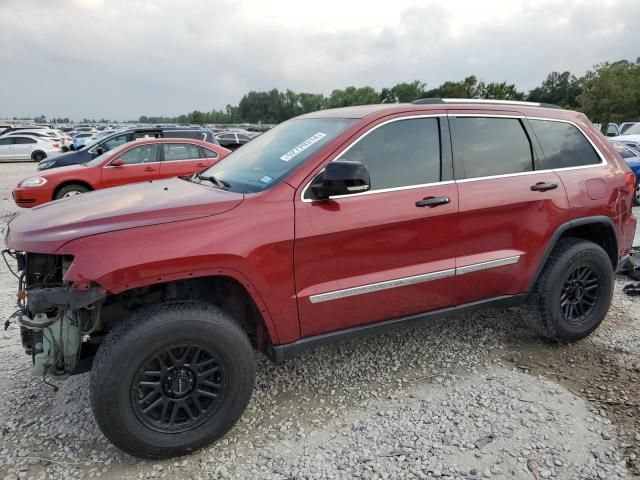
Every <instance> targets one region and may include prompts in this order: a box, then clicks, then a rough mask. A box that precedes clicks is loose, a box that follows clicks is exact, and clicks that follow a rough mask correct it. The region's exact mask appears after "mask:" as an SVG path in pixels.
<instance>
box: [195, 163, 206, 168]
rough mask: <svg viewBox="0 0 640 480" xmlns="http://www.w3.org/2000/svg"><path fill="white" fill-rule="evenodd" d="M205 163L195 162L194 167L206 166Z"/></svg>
mask: <svg viewBox="0 0 640 480" xmlns="http://www.w3.org/2000/svg"><path fill="white" fill-rule="evenodd" d="M206 166H207V164H206V163H196V167H206Z"/></svg>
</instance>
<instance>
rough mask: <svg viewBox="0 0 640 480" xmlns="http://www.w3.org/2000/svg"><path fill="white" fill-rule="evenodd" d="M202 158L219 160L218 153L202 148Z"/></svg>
mask: <svg viewBox="0 0 640 480" xmlns="http://www.w3.org/2000/svg"><path fill="white" fill-rule="evenodd" d="M201 157H202V158H218V152H214V151H213V150H209V149H208V148H204V147H202V155H201Z"/></svg>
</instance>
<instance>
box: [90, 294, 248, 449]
mask: <svg viewBox="0 0 640 480" xmlns="http://www.w3.org/2000/svg"><path fill="white" fill-rule="evenodd" d="M254 381H255V361H254V356H253V349H252V347H251V344H250V343H249V340H248V338H247V335H246V334H245V332H244V331H243V330H242V329H241V328H240V326H239V325H238V324H237V323H236V322H235V321H234V320H233V319H232V318H231V317H230V316H229V315H227V314H226V313H225V312H224V311H223V310H221V309H219V308H218V307H216V306H213V305H209V304H204V303H197V302H186V301H185V302H171V303H164V304H160V305H156V306H153V307H150V308H147V309H141V310H140V311H138V312H136V313H135V314H134V315H132V317H131V318H130V319H129V320H127V321H124V322H123V323H121V324H119V325H117V326H116V327H115V328H114V329H113V330H112V331H111V332H110V333H109V334H108V335H107V337H106V338H105V340H104V341H103V343H102V345H101V346H100V349H99V350H98V353H97V355H96V358H95V360H94V366H93V369H92V371H91V380H90V383H91V404H92V407H93V412H94V415H95V418H96V421H97V423H98V426H99V427H100V429H101V430H102V432H103V433H104V435H105V436H106V437H107V438H108V439H109V440H111V442H112V443H113V444H115V445H116V446H117V447H119V448H120V449H122V450H124V451H125V452H127V453H129V454H131V455H134V456H137V457H142V458H149V459H161V458H170V457H174V456H178V455H183V454H186V453H190V452H193V451H196V450H198V449H200V448H202V447H204V446H205V445H208V444H209V443H211V442H213V441H215V440H217V439H218V438H220V437H221V436H223V435H224V434H225V433H226V432H227V431H228V430H229V429H230V428H231V427H233V425H234V424H235V423H236V421H237V420H238V419H239V418H240V416H241V415H242V413H243V412H244V410H245V408H246V406H247V404H248V403H249V399H250V398H251V393H252V391H253V385H254Z"/></svg>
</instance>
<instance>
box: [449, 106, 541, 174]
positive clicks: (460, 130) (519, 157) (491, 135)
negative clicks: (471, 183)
mask: <svg viewBox="0 0 640 480" xmlns="http://www.w3.org/2000/svg"><path fill="white" fill-rule="evenodd" d="M453 154H454V156H456V159H457V160H458V162H457V164H458V165H461V166H462V168H464V178H479V177H490V176H494V175H507V174H513V173H523V172H529V171H532V170H533V151H532V148H531V141H530V139H529V137H528V135H527V133H526V131H525V129H524V126H523V125H522V122H521V120H520V119H517V118H494V117H456V118H455V127H454V129H453ZM456 177H457V178H462V175H461V172H456Z"/></svg>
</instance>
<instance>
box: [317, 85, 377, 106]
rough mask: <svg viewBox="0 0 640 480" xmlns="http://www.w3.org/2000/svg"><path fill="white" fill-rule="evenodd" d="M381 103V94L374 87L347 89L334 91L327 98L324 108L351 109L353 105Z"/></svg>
mask: <svg viewBox="0 0 640 480" xmlns="http://www.w3.org/2000/svg"><path fill="white" fill-rule="evenodd" d="M379 102H380V94H379V93H378V92H376V91H375V89H374V88H373V87H359V88H356V87H347V88H345V89H344V90H334V91H333V92H331V95H330V96H329V98H327V100H326V102H325V104H324V108H338V107H350V106H353V105H370V104H372V103H379Z"/></svg>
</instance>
